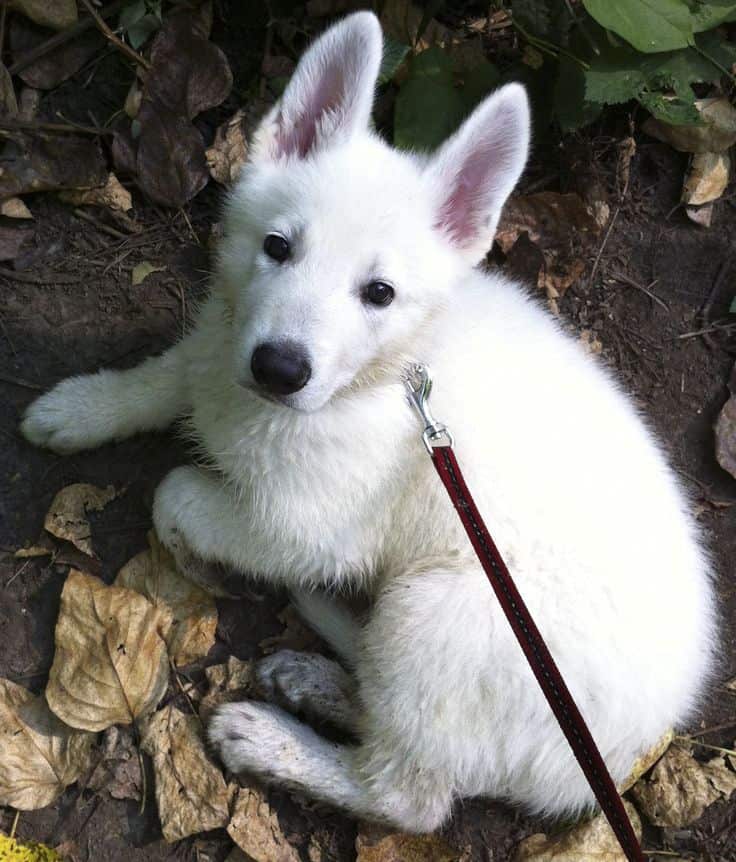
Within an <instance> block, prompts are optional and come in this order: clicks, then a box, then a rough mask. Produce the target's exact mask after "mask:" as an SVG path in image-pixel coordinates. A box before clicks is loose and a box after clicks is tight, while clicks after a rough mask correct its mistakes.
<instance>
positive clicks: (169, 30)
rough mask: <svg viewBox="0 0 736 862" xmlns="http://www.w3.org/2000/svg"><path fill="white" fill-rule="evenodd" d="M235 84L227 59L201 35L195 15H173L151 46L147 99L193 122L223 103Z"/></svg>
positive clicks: (146, 89)
mask: <svg viewBox="0 0 736 862" xmlns="http://www.w3.org/2000/svg"><path fill="white" fill-rule="evenodd" d="M232 84H233V76H232V72H231V71H230V65H229V64H228V61H227V57H226V56H225V54H224V53H223V52H222V51H221V50H220V48H218V47H217V45H213V44H212V42H210V41H208V39H207V37H206V36H203V35H201V34H200V33H198V32H197V28H196V21H195V19H193V17H192V15H191V14H190V13H189V12H187V11H183V12H177V13H174V14H172V15H169V16H168V17H167V18H166V20H165V21H164V23H163V26H162V27H161V30H160V31H159V32H158V34H157V36H156V38H155V39H154V42H153V45H152V46H151V68H150V69H149V71H148V74H147V75H146V85H145V96H146V98H148V99H149V100H150V101H152V102H156V103H158V104H160V105H162V106H164V107H165V108H167V109H168V110H169V111H171V112H172V113H174V114H177V115H181V116H183V117H186V118H187V119H189V120H191V119H193V118H194V117H196V116H197V115H198V114H200V113H201V112H202V111H205V110H207V109H208V108H214V107H216V106H217V105H219V104H220V103H221V102H223V101H224V100H225V99H226V98H227V96H228V94H229V92H230V89H231V88H232Z"/></svg>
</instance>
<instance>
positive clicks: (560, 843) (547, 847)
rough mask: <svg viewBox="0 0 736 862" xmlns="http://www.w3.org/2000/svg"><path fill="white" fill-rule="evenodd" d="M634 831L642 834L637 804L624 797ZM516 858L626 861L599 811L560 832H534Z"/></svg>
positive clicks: (536, 861) (539, 861)
mask: <svg viewBox="0 0 736 862" xmlns="http://www.w3.org/2000/svg"><path fill="white" fill-rule="evenodd" d="M623 803H624V807H625V808H626V812H627V814H628V815H629V819H630V820H631V824H632V826H633V827H634V832H636V835H637V837H638V838H641V821H640V820H639V815H638V814H637V813H636V809H635V808H634V806H633V805H632V804H631V803H630V802H627V801H626V800H625V799H624V800H623ZM514 862H626V855H625V853H624V851H623V850H622V849H621V845H620V844H619V843H618V840H617V838H616V836H615V835H614V834H613V831H612V829H611V827H610V826H609V825H608V821H607V820H606V818H605V817H604V816H603V815H602V814H599V815H598V816H597V817H595V818H594V819H593V820H589V821H587V822H585V823H581V824H579V825H578V826H575V827H573V828H572V829H570V830H568V831H566V832H563V833H561V834H559V835H542V834H539V833H538V834H536V835H531V836H530V837H529V838H526V839H525V840H524V841H522V842H521V844H520V845H519V847H518V848H517V850H516V855H515V856H514Z"/></svg>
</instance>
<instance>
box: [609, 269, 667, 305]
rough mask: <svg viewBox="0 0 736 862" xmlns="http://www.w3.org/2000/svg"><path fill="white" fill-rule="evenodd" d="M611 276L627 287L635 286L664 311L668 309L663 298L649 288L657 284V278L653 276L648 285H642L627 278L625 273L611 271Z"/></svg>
mask: <svg viewBox="0 0 736 862" xmlns="http://www.w3.org/2000/svg"><path fill="white" fill-rule="evenodd" d="M611 276H612V277H613V278H614V279H616V281H620V282H622V283H623V284H628V285H629V287H635V288H636V289H637V290H640V291H641V292H642V293H645V294H646V295H647V296H648V297H649V298H650V299H651V300H653V301H654V302H656V303H657V305H661V306H662V308H663V309H664V310H665V311H669V310H670V308H669V306H668V305H667V303H666V302H665V301H664V300H663V299H660V298H659V297H658V296H657V295H656V294H654V293H652V291H651V288H652V287H654V285H655V284H657V282H658V281H659V279H658V278H655V279H654V281H653V282H652V283H651V284H650V285H648V286H647V287H644V285H643V284H639V282H638V281H634V279H633V278H629V276H628V275H625V274H624V273H623V272H612V273H611Z"/></svg>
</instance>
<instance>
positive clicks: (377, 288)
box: [363, 281, 394, 305]
mask: <svg viewBox="0 0 736 862" xmlns="http://www.w3.org/2000/svg"><path fill="white" fill-rule="evenodd" d="M393 298H394V289H393V287H391V285H390V284H386V282H385V281H372V282H370V284H367V285H366V286H365V287H364V288H363V299H364V301H365V302H370V303H371V304H372V305H390V304H391V301H392V300H393Z"/></svg>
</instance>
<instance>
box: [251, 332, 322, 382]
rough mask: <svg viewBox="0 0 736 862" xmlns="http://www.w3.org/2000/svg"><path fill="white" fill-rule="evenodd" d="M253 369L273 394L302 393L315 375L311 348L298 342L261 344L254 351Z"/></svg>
mask: <svg viewBox="0 0 736 862" xmlns="http://www.w3.org/2000/svg"><path fill="white" fill-rule="evenodd" d="M250 369H251V371H252V372H253V377H254V378H255V380H256V383H258V384H259V386H262V387H263V388H264V389H266V390H268V392H270V393H272V394H273V395H291V394H292V393H294V392H298V391H299V390H300V389H303V388H304V387H305V386H306V385H307V382H308V381H309V378H310V377H311V376H312V366H311V364H310V362H309V356H308V354H307V351H306V350H305V348H304V347H302V345H301V344H297V343H296V342H295V341H277V342H266V343H264V344H260V345H259V346H258V347H256V349H255V350H254V351H253V356H252V357H251V360H250Z"/></svg>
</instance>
